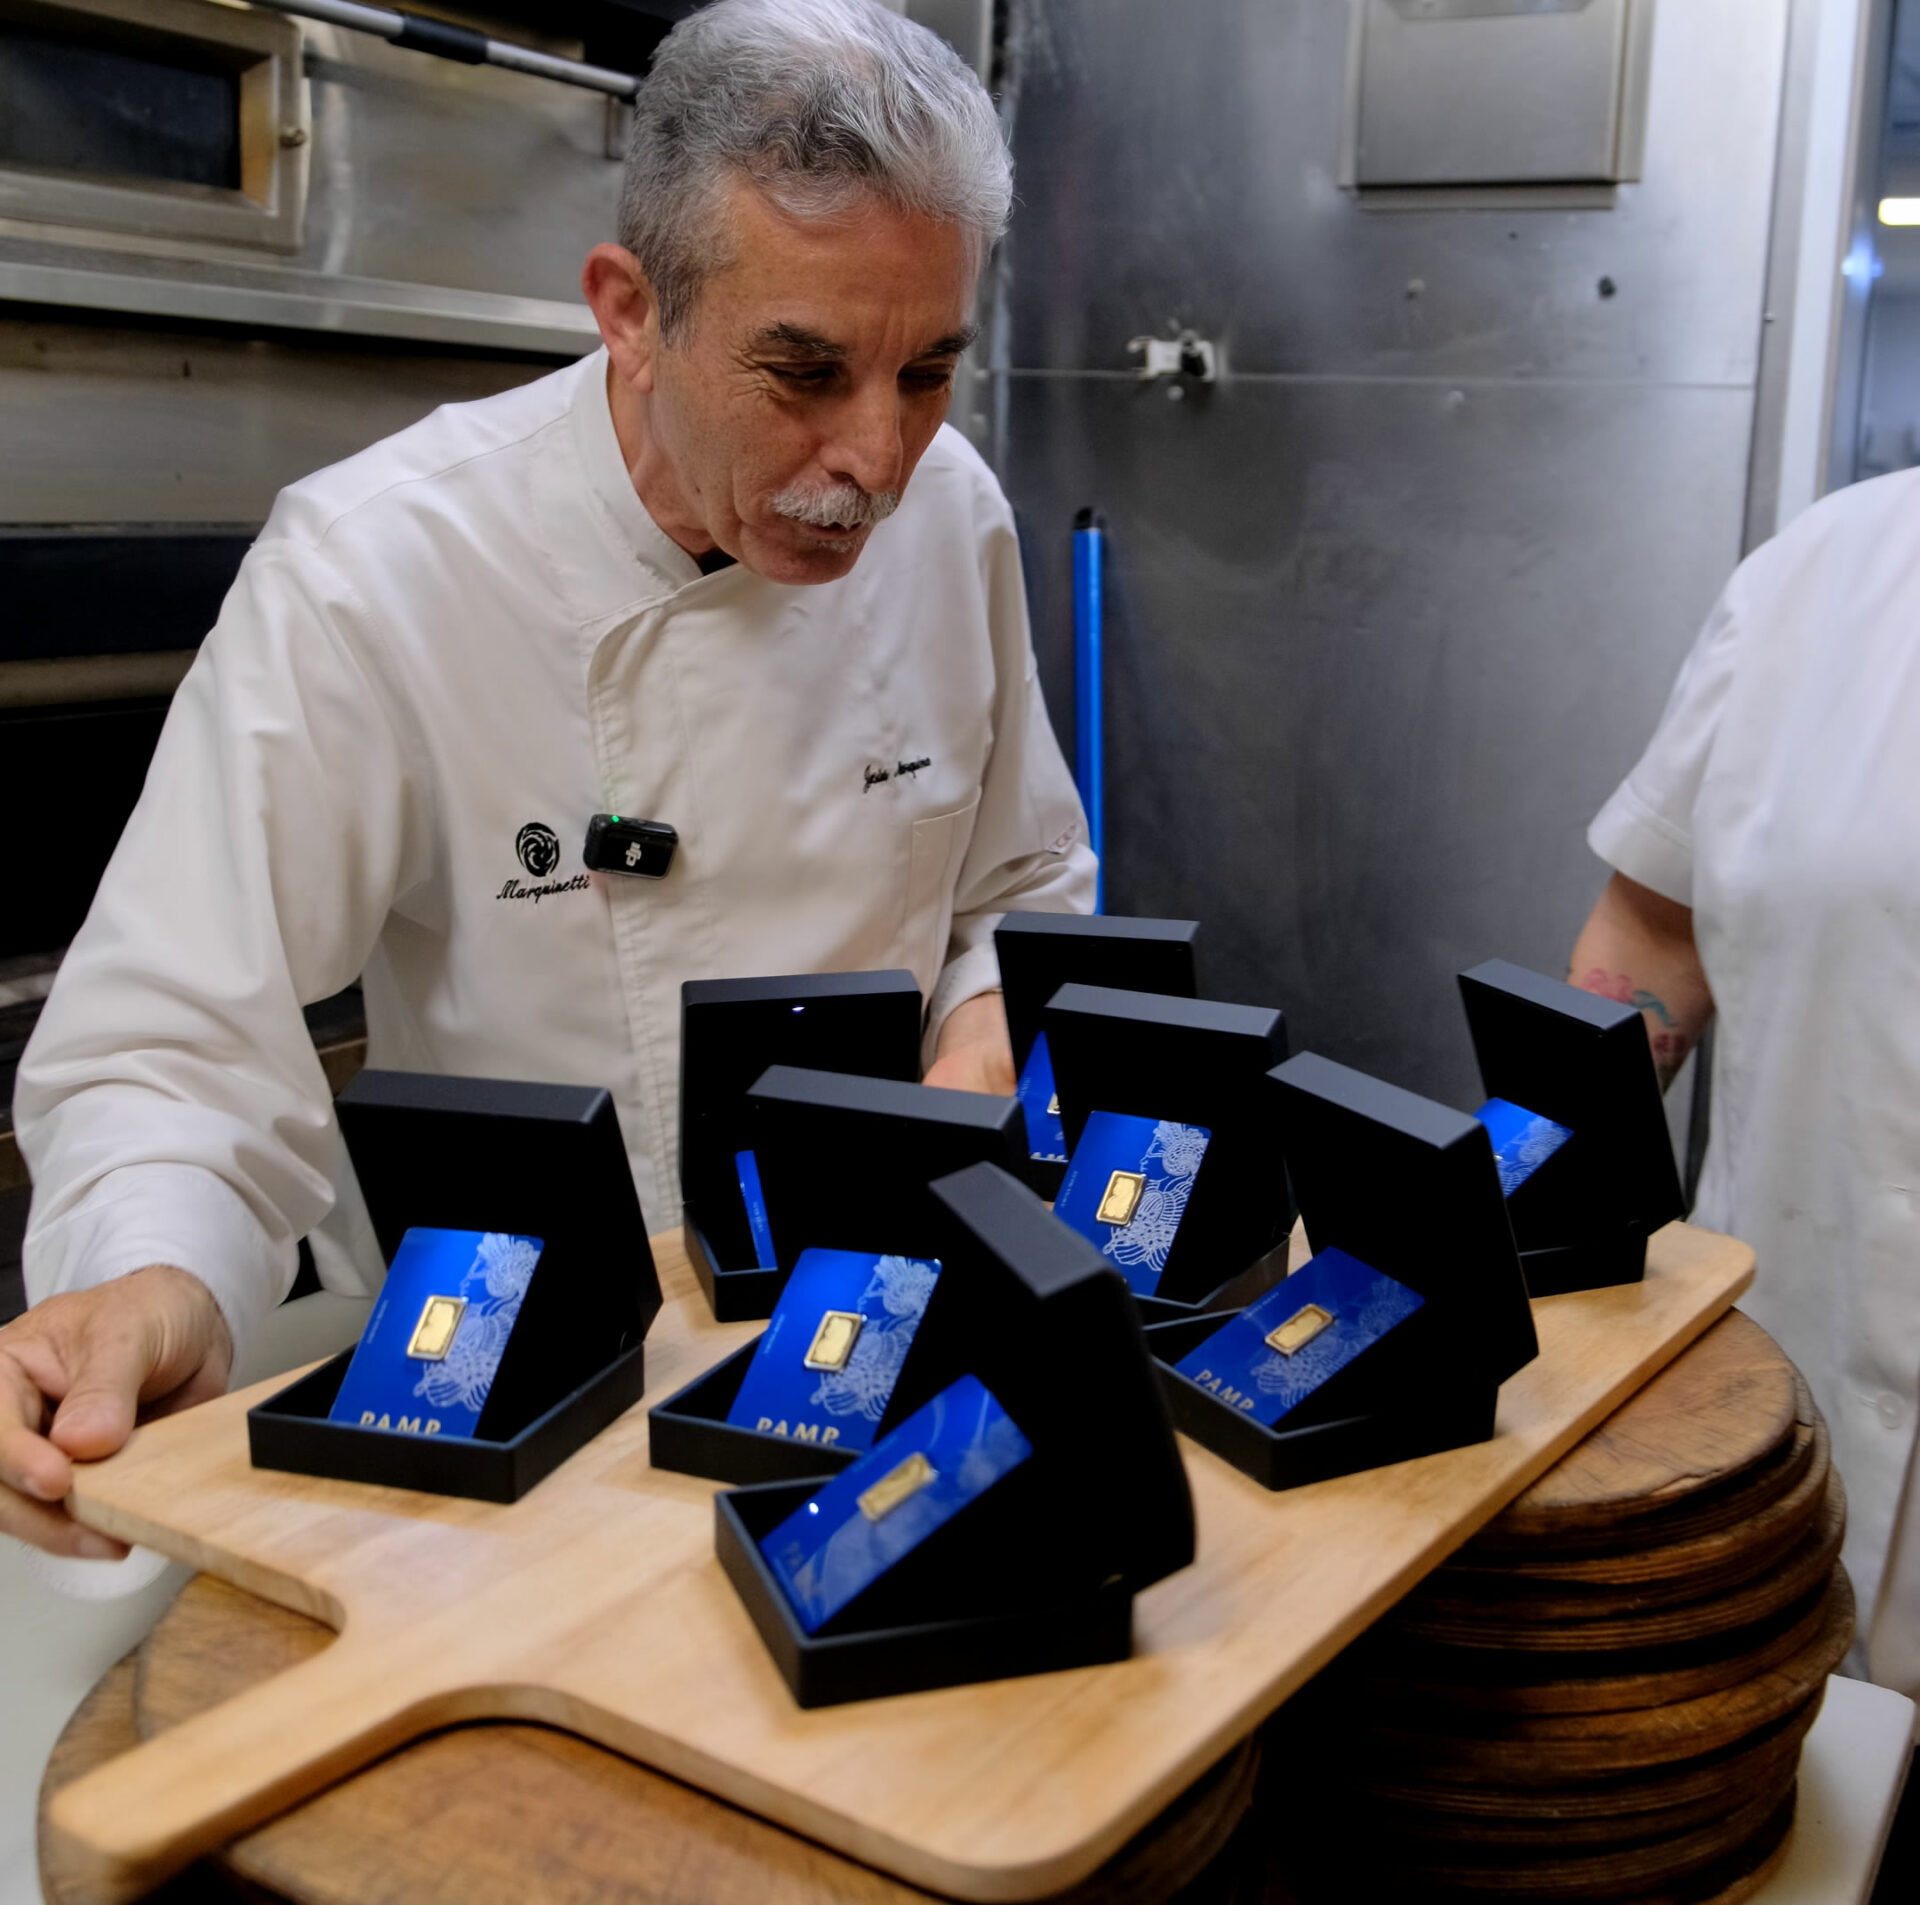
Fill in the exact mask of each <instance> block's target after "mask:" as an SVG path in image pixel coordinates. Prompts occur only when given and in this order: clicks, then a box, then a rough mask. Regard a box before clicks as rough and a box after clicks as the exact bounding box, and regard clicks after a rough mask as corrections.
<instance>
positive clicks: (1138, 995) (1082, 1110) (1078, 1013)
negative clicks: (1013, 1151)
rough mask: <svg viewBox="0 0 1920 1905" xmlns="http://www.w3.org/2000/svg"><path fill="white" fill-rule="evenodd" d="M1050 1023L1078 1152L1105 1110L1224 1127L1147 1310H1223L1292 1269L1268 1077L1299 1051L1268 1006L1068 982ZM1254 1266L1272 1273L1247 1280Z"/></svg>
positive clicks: (1065, 1117) (1164, 1317) (1052, 1005)
mask: <svg viewBox="0 0 1920 1905" xmlns="http://www.w3.org/2000/svg"><path fill="white" fill-rule="evenodd" d="M1043 1024H1044V1027H1045V1030H1046V1034H1047V1048H1048V1050H1049V1052H1050V1053H1051V1054H1052V1056H1053V1078H1054V1084H1055V1086H1056V1087H1057V1089H1058V1091H1059V1094H1060V1118H1061V1123H1062V1124H1063V1125H1064V1126H1065V1127H1066V1133H1067V1148H1068V1150H1069V1151H1071V1150H1072V1149H1073V1148H1074V1147H1075V1146H1076V1145H1078V1144H1079V1142H1080V1135H1081V1133H1082V1131H1083V1130H1084V1129H1085V1128H1086V1122H1087V1118H1088V1115H1089V1114H1090V1113H1092V1112H1095V1111H1112V1112H1119V1113H1121V1114H1123V1115H1126V1116H1130V1117H1140V1118H1155V1119H1166V1120H1169V1121H1171V1122H1173V1123H1176V1124H1190V1125H1199V1126H1201V1127H1203V1128H1204V1129H1205V1130H1207V1131H1208V1132H1210V1133H1211V1134H1212V1135H1211V1136H1210V1137H1209V1139H1208V1141H1207V1152H1206V1156H1205V1158H1204V1159H1203V1160H1202V1161H1201V1165H1200V1170H1199V1173H1198V1175H1197V1176H1196V1177H1195V1178H1194V1180H1193V1190H1192V1192H1191V1194H1190V1195H1189V1197H1188V1200H1187V1208H1186V1211H1185V1213H1184V1215H1183V1216H1182V1217H1181V1219H1180V1228H1179V1231H1178V1233H1177V1234H1176V1236H1175V1238H1174V1242H1173V1248H1172V1249H1171V1250H1170V1251H1169V1252H1168V1253H1167V1262H1166V1267H1165V1268H1164V1269H1163V1270H1162V1271H1161V1273H1160V1282H1159V1285H1158V1287H1157V1288H1156V1290H1155V1291H1154V1293H1153V1294H1152V1295H1151V1296H1139V1295H1136V1297H1135V1301H1136V1302H1137V1303H1138V1304H1139V1306H1140V1312H1141V1315H1142V1316H1143V1317H1145V1318H1147V1319H1149V1320H1152V1321H1172V1320H1176V1319H1177V1318H1179V1317H1181V1316H1183V1315H1190V1314H1192V1313H1193V1312H1194V1311H1196V1310H1199V1309H1202V1308H1206V1307H1216V1308H1217V1307H1220V1304H1221V1300H1222V1292H1223V1291H1231V1292H1232V1298H1231V1299H1230V1300H1231V1301H1237V1302H1239V1303H1250V1302H1252V1301H1253V1300H1254V1298H1255V1297H1257V1296H1258V1295H1259V1294H1260V1292H1261V1291H1262V1290H1264V1289H1265V1288H1267V1287H1268V1285H1269V1284H1271V1283H1272V1282H1274V1281H1276V1280H1277V1279H1278V1278H1279V1277H1280V1276H1281V1275H1282V1274H1283V1273H1284V1271H1285V1269H1286V1258H1285V1256H1284V1255H1280V1256H1274V1255H1272V1253H1273V1252H1274V1251H1275V1249H1276V1247H1277V1246H1279V1245H1281V1244H1284V1242H1285V1241H1286V1235H1287V1229H1288V1226H1289V1225H1291V1224H1292V1222H1293V1202H1292V1199H1291V1197H1290V1196H1289V1194H1288V1190H1287V1178H1286V1171H1285V1169H1284V1166H1283V1163H1282V1156H1281V1148H1280V1126H1279V1115H1278V1106H1277V1104H1276V1103H1275V1100H1274V1095H1273V1089H1272V1087H1271V1086H1270V1085H1269V1084H1268V1083H1267V1073H1268V1072H1270V1071H1271V1070H1272V1069H1273V1068H1274V1066H1275V1065H1277V1064H1279V1063H1280V1062H1281V1061H1282V1060H1284V1059H1285V1057H1286V1056H1287V1031H1286V1023H1285V1020H1284V1018H1283V1017H1282V1015H1281V1014H1280V1013H1279V1012H1278V1011H1277V1010H1275V1009H1273V1008H1272V1007H1268V1006H1250V1005H1222V1004H1220V1003H1218V1002H1217V1001H1215V1000H1211V999H1178V998H1166V997H1162V996H1160V995H1158V994H1154V993H1147V992H1122V991H1117V990H1112V989H1109V988H1107V987H1102V986H1088V985H1065V986H1062V987H1061V988H1060V990H1059V991H1058V992H1056V993H1055V994H1054V995H1053V998H1052V999H1051V1000H1050V1001H1049V1002H1048V1005H1047V1010H1046V1014H1045V1018H1044V1020H1043ZM1263 1259H1265V1260H1266V1261H1265V1262H1263V1261H1262V1260H1263ZM1256 1264H1258V1265H1260V1266H1261V1269H1260V1273H1259V1275H1257V1276H1255V1277H1252V1278H1249V1277H1248V1275H1247V1273H1248V1272H1249V1271H1252V1270H1253V1269H1254V1266H1255V1265H1256Z"/></svg>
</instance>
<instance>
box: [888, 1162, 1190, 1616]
mask: <svg viewBox="0 0 1920 1905" xmlns="http://www.w3.org/2000/svg"><path fill="white" fill-rule="evenodd" d="M930 1188H931V1193H932V1197H933V1200H934V1202H935V1204H936V1205H937V1207H938V1209H939V1212H940V1220H941V1235H940V1238H939V1244H940V1251H939V1254H940V1260H941V1266H942V1268H941V1273H940V1281H939V1282H938V1283H937V1284H936V1285H935V1286H934V1292H933V1296H932V1299H931V1300H930V1302H929V1303H928V1305H927V1313H926V1315H925V1317H924V1318H923V1319H922V1320H921V1323H920V1328H919V1332H918V1334H917V1335H916V1336H915V1338H914V1342H913V1348H912V1349H911V1350H910V1351H909V1352H908V1354H907V1361H906V1365H905V1367H904V1368H903V1369H902V1371H901V1374H900V1379H899V1382H898V1383H897V1384H896V1386H895V1388H894V1393H893V1396H892V1398H891V1400H890V1401H889V1403H888V1407H887V1413H886V1417H885V1419H884V1421H883V1422H882V1423H881V1428H880V1433H881V1434H882V1435H883V1436H884V1435H885V1434H886V1433H887V1431H888V1430H889V1429H891V1428H892V1427H893V1426H894V1425H895V1424H897V1423H899V1422H902V1421H904V1420H905V1419H906V1418H907V1417H908V1416H910V1415H911V1414H912V1413H913V1412H914V1411H915V1410H916V1409H918V1408H919V1407H921V1405H922V1404H924V1403H925V1402H927V1401H928V1400H930V1399H931V1398H932V1397H933V1396H935V1395H937V1394H938V1393H939V1392H940V1391H941V1390H942V1389H944V1388H946V1387H947V1385H948V1384H949V1383H951V1382H953V1381H954V1380H955V1379H956V1378H958V1377H960V1376H962V1375H973V1376H976V1377H978V1379H979V1380H980V1381H981V1382H982V1383H984V1384H985V1385H986V1386H987V1388H988V1389H989V1390H991V1391H992V1393H993V1394H994V1396H995V1397H996V1398H998V1400H999V1402H1000V1403H1001V1405H1002V1406H1003V1407H1004V1408H1005V1409H1006V1411H1007V1413H1008V1414H1009V1415H1011V1416H1012V1417H1013V1419H1014V1421H1015V1422H1017V1423H1018V1424H1019V1426H1020V1428H1021V1431H1022V1432H1023V1433H1024V1434H1025V1435H1026V1437H1027V1439H1028V1441H1029V1442H1031V1443H1032V1444H1033V1447H1034V1451H1035V1456H1036V1458H1037V1459H1038V1461H1040V1462H1041V1463H1042V1464H1043V1465H1044V1467H1045V1470H1046V1474H1047V1476H1048V1478H1049V1479H1048V1484H1047V1486H1046V1487H1045V1488H1044V1489H1042V1490H1041V1491H1040V1498H1041V1499H1042V1500H1043V1501H1044V1503H1045V1512H1046V1515H1047V1518H1048V1522H1049V1527H1048V1530H1047V1534H1046V1543H1047V1546H1048V1547H1049V1548H1050V1549H1052V1550H1054V1551H1055V1552H1056V1553H1058V1554H1061V1555H1063V1556H1066V1557H1069V1560H1070V1565H1072V1566H1074V1567H1077V1568H1078V1569H1080V1570H1081V1571H1082V1572H1083V1573H1084V1575H1085V1577H1086V1579H1085V1583H1083V1584H1084V1585H1092V1586H1098V1585H1099V1584H1100V1583H1101V1582H1104V1581H1106V1580H1109V1579H1112V1578H1113V1577H1115V1576H1118V1577H1119V1578H1120V1579H1122V1580H1123V1581H1125V1583H1126V1584H1127V1585H1128V1586H1129V1587H1130V1588H1135V1589H1138V1588H1144V1587H1146V1586H1147V1585H1148V1584H1149V1583H1151V1582H1154V1581H1157V1580H1159V1579H1161V1577H1162V1576H1164V1575H1168V1574H1172V1573H1173V1572H1174V1571H1175V1570H1176V1569H1179V1568H1183V1567H1185V1566H1186V1565H1187V1564H1188V1563H1189V1562H1190V1561H1191V1560H1192V1559H1193V1554H1194V1519H1193V1498H1192V1495H1191V1494H1190V1492H1189V1490H1188V1486H1187V1473H1186V1468H1185V1465H1184V1464H1183V1463H1182V1461H1181V1459H1180V1450H1179V1446H1178V1444H1177V1443H1176V1442H1175V1439H1174V1431H1173V1419H1172V1417H1171V1416H1170V1415H1169V1414H1168V1411H1167V1403H1166V1398H1165V1396H1164V1395H1163V1393H1162V1391H1161V1388H1160V1382H1159V1378H1158V1376H1157V1375H1156V1374H1155V1372H1154V1364H1153V1357H1152V1355H1151V1353H1150V1352H1149V1351H1148V1348H1147V1345H1146V1340H1145V1338H1144V1337H1143V1336H1142V1335H1141V1332H1140V1321H1139V1315H1138V1313H1137V1312H1136V1310H1135V1309H1134V1306H1133V1298H1132V1296H1131V1294H1130V1293H1129V1291H1128V1289H1127V1286H1126V1282H1125V1279H1123V1278H1122V1277H1121V1275H1120V1273H1119V1272H1118V1271H1117V1270H1116V1269H1114V1267H1113V1265H1112V1264H1110V1263H1108V1262H1107V1261H1106V1260H1105V1259H1104V1258H1103V1257H1102V1256H1101V1255H1100V1253H1099V1252H1098V1251H1097V1250H1095V1249H1094V1247H1093V1246H1092V1245H1091V1244H1090V1243H1088V1242H1087V1241H1086V1239H1085V1238H1084V1237H1080V1236H1078V1235H1076V1234H1075V1233H1074V1232H1073V1231H1071V1230H1069V1229H1068V1228H1067V1227H1066V1226H1065V1225H1064V1224H1062V1223H1060V1222H1058V1221H1057V1220H1056V1219H1055V1218H1054V1216H1053V1215H1052V1213H1051V1212H1049V1211H1048V1209H1047V1207H1046V1206H1045V1205H1044V1204H1043V1203H1041V1201H1040V1200H1039V1198H1037V1197H1036V1196H1035V1195H1034V1194H1033V1192H1031V1191H1030V1190H1028V1189H1027V1187H1026V1186H1025V1185H1024V1184H1022V1183H1020V1182H1019V1181H1018V1180H1017V1179H1016V1178H1014V1177H1013V1176H1012V1175H1010V1174H1009V1173H1008V1172H1007V1171H1004V1170H1001V1169H998V1168H996V1167H995V1166H993V1165H990V1164H977V1165H974V1166H972V1167H971V1168H969V1169H967V1170H965V1171H960V1172H957V1173H955V1174H954V1175H952V1176H949V1177H943V1178H941V1179H939V1180H937V1181H936V1182H935V1183H934V1184H933V1185H932V1186H931V1187H930Z"/></svg>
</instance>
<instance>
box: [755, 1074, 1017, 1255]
mask: <svg viewBox="0 0 1920 1905" xmlns="http://www.w3.org/2000/svg"><path fill="white" fill-rule="evenodd" d="M749 1097H750V1100H751V1102H752V1105H753V1114H754V1127H753V1130H754V1153H755V1156H756V1157H757V1158H758V1159H759V1164H760V1183H761V1186H762V1188H763V1190H764V1191H765V1193H766V1200H767V1221H768V1224H769V1227H770V1228H771V1229H772V1232H773V1244H774V1249H775V1251H776V1252H777V1253H778V1256H779V1261H780V1268H781V1269H782V1270H783V1271H791V1270H792V1268H793V1265H794V1262H795V1260H796V1259H797V1258H798V1257H799V1255H800V1253H801V1252H802V1251H803V1250H811V1249H815V1248H819V1249H826V1250H871V1251H876V1252H878V1253H880V1254H882V1255H890V1256H902V1257H932V1256H937V1255H938V1254H939V1253H938V1251H937V1249H936V1248H935V1244H936V1243H937V1241H938V1235H939V1230H940V1226H939V1223H938V1221H937V1214H936V1211H935V1208H934V1203H933V1199H932V1198H931V1197H930V1196H929V1194H928V1191H927V1186H928V1184H929V1183H931V1182H932V1180H933V1179H935V1178H936V1177H945V1176H946V1175H947V1174H948V1173H949V1172H952V1171H957V1170H961V1169H963V1168H964V1167H965V1166H967V1165H969V1164H979V1163H982V1162H988V1163H994V1164H1001V1165H1004V1166H1005V1167H1006V1168H1007V1169H1008V1170H1010V1171H1017V1170H1019V1169H1020V1168H1021V1166H1022V1164H1023V1163H1024V1162H1025V1160H1026V1154H1027V1136H1026V1125H1025V1122H1024V1120H1023V1119H1022V1117H1021V1114H1020V1101H1019V1099H1017V1098H992V1097H988V1096H986V1095H984V1094H983V1093H980V1092H973V1091H946V1090H943V1089H941V1088H940V1087H938V1086H934V1085H914V1084H903V1083H900V1082H898V1081H897V1080H894V1079H886V1078H852V1077H848V1076H845V1075H844V1074H841V1073H837V1072H823V1071H809V1070H804V1069H802V1068H800V1067H798V1066H792V1065H776V1066H774V1067H772V1069H770V1070H769V1071H768V1072H767V1073H766V1074H765V1075H764V1076H763V1077H762V1078H761V1079H760V1080H759V1082H758V1083H757V1084H755V1086H754V1087H753V1090H752V1092H751V1093H750V1094H749Z"/></svg>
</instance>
